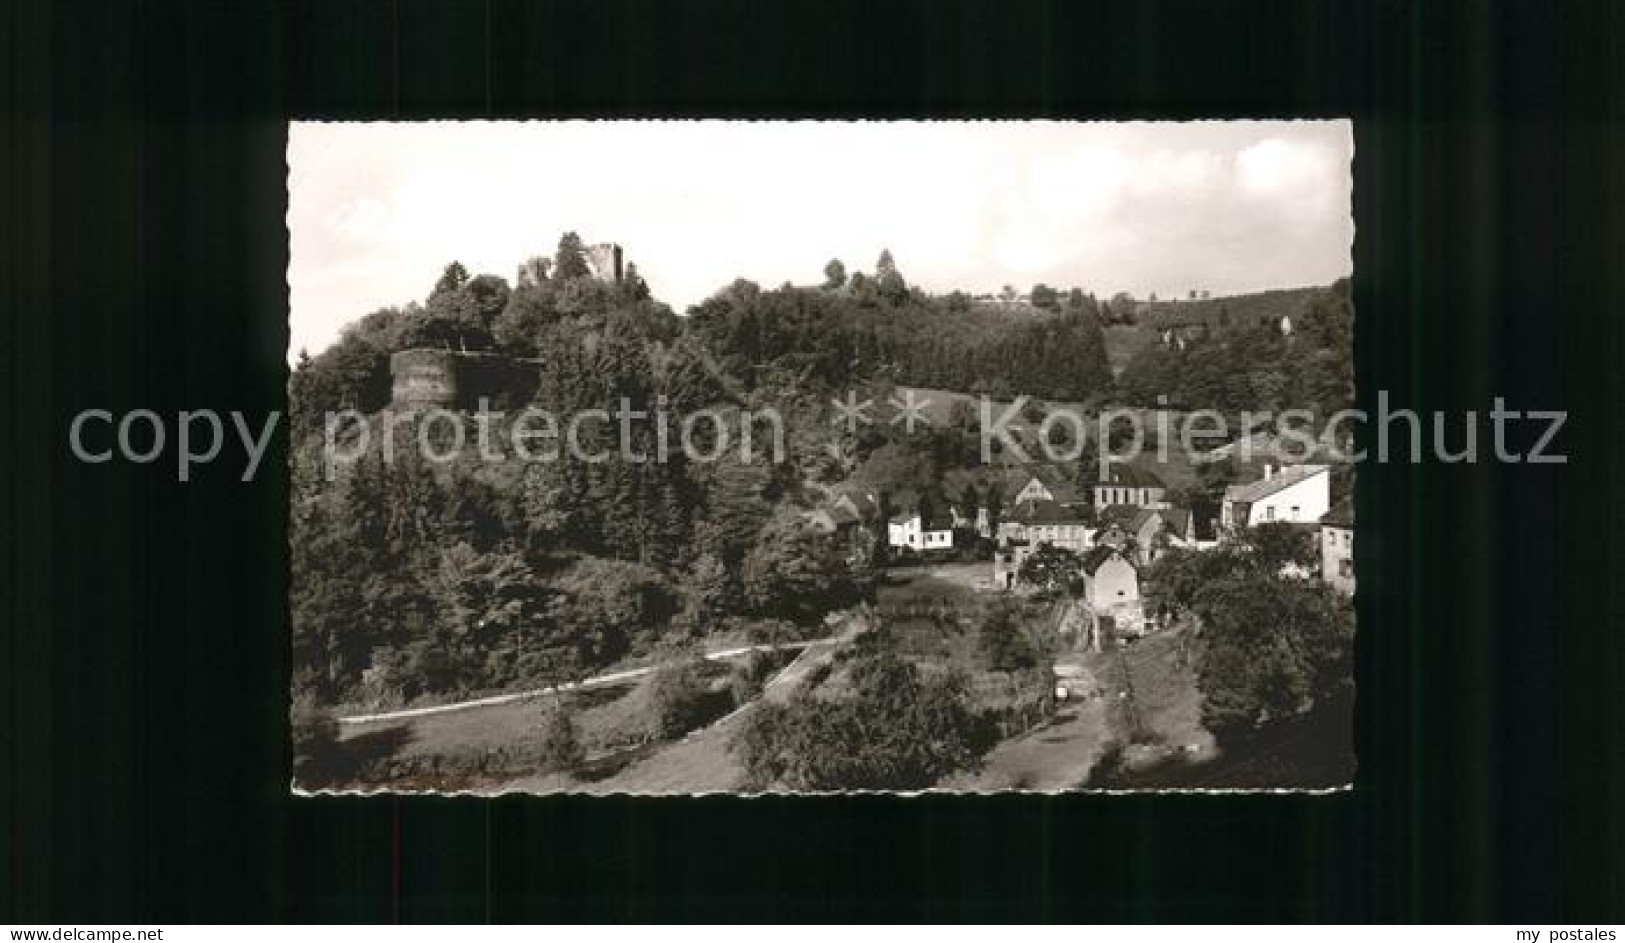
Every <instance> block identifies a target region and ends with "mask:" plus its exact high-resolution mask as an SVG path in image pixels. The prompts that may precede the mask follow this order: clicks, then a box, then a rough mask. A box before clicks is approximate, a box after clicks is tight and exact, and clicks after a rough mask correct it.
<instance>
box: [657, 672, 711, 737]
mask: <svg viewBox="0 0 1625 943" xmlns="http://www.w3.org/2000/svg"><path fill="white" fill-rule="evenodd" d="M645 685H646V692H647V696H646V703H647V704H648V710H649V715H648V718H647V722H648V731H649V736H650V737H651V738H653V739H655V740H673V739H676V738H677V737H681V736H682V735H683V734H685V733H688V732H689V731H690V730H693V729H695V728H697V727H702V726H704V725H705V724H707V723H709V722H710V721H711V719H712V718H714V717H715V716H716V715H717V713H718V712H719V708H721V707H722V706H723V704H722V700H723V699H722V698H720V697H713V696H712V694H711V689H710V686H709V685H708V684H707V683H706V680H705V665H704V662H702V661H698V660H695V661H688V662H684V663H682V664H678V665H669V666H667V667H665V668H661V669H660V670H658V671H656V672H655V673H654V674H653V675H651V676H650V677H649V680H648V681H646V682H645Z"/></svg>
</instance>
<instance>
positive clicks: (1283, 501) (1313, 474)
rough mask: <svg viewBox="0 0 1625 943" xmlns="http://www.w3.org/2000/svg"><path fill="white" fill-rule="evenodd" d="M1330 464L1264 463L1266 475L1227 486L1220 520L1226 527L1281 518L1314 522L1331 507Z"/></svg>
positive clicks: (1255, 524) (1264, 522)
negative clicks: (1287, 464) (1286, 465)
mask: <svg viewBox="0 0 1625 943" xmlns="http://www.w3.org/2000/svg"><path fill="white" fill-rule="evenodd" d="M1331 478H1332V476H1331V468H1330V467H1329V466H1326V465H1290V466H1288V467H1286V468H1282V469H1280V470H1276V468H1275V466H1274V465H1265V466H1264V477H1263V478H1261V479H1259V480H1258V481H1254V482H1249V483H1247V484H1242V485H1230V486H1229V487H1227V488H1225V489H1224V503H1223V505H1221V507H1220V511H1219V523H1220V525H1221V526H1222V527H1223V528H1224V529H1225V530H1227V531H1235V530H1237V529H1240V528H1243V527H1257V526H1258V525H1259V524H1268V523H1272V522H1276V521H1281V522H1285V523H1289V524H1315V523H1317V522H1318V521H1319V520H1320V518H1321V516H1322V515H1324V514H1325V513H1326V512H1327V511H1329V510H1331Z"/></svg>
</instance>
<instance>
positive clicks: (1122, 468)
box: [1094, 462, 1168, 511]
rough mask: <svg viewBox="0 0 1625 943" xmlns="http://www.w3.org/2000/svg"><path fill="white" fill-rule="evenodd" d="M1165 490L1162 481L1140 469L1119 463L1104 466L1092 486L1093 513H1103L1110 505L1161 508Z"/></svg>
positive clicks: (1166, 491) (1163, 505)
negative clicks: (1101, 473)
mask: <svg viewBox="0 0 1625 943" xmlns="http://www.w3.org/2000/svg"><path fill="white" fill-rule="evenodd" d="M1167 493H1168V489H1167V488H1166V487H1165V486H1164V485H1163V483H1162V479H1160V478H1158V477H1157V476H1156V475H1154V474H1152V473H1151V472H1148V471H1146V470H1145V469H1143V468H1136V467H1134V466H1133V465H1128V464H1125V463H1122V462H1113V463H1112V464H1110V465H1109V466H1107V469H1106V474H1105V475H1103V476H1102V477H1101V480H1100V481H1097V482H1095V485H1094V504H1095V509H1096V510H1101V511H1103V510H1105V509H1106V508H1108V507H1111V506H1112V505H1114V504H1128V505H1133V506H1134V507H1141V508H1146V507H1152V508H1154V507H1165V506H1166V503H1165V502H1164V500H1163V497H1164V496H1165V495H1166V494H1167Z"/></svg>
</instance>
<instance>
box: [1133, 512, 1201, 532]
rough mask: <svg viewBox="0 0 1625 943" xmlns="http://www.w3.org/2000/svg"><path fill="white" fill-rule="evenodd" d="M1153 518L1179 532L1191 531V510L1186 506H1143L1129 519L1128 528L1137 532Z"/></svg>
mask: <svg viewBox="0 0 1625 943" xmlns="http://www.w3.org/2000/svg"><path fill="white" fill-rule="evenodd" d="M1152 519H1157V520H1160V521H1161V522H1162V523H1163V524H1166V525H1167V526H1168V527H1169V528H1170V529H1171V530H1173V531H1174V532H1175V533H1177V534H1185V533H1188V532H1189V531H1190V525H1191V512H1190V511H1187V510H1185V509H1184V508H1141V509H1140V512H1139V513H1138V514H1136V515H1134V517H1133V519H1132V520H1130V521H1129V524H1128V529H1129V530H1130V531H1132V532H1133V533H1136V534H1137V533H1139V532H1140V529H1141V528H1143V527H1145V525H1146V524H1147V523H1148V522H1150V521H1151V520H1152Z"/></svg>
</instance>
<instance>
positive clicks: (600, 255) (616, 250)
mask: <svg viewBox="0 0 1625 943" xmlns="http://www.w3.org/2000/svg"><path fill="white" fill-rule="evenodd" d="M586 256H587V268H589V269H591V270H592V275H593V277H594V278H597V279H600V280H602V281H606V282H614V283H616V284H619V283H620V281H621V277H622V274H623V273H622V270H621V263H622V259H621V247H620V246H618V245H616V244H614V243H613V242H601V243H599V244H598V245H595V246H588V247H587V251H586Z"/></svg>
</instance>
